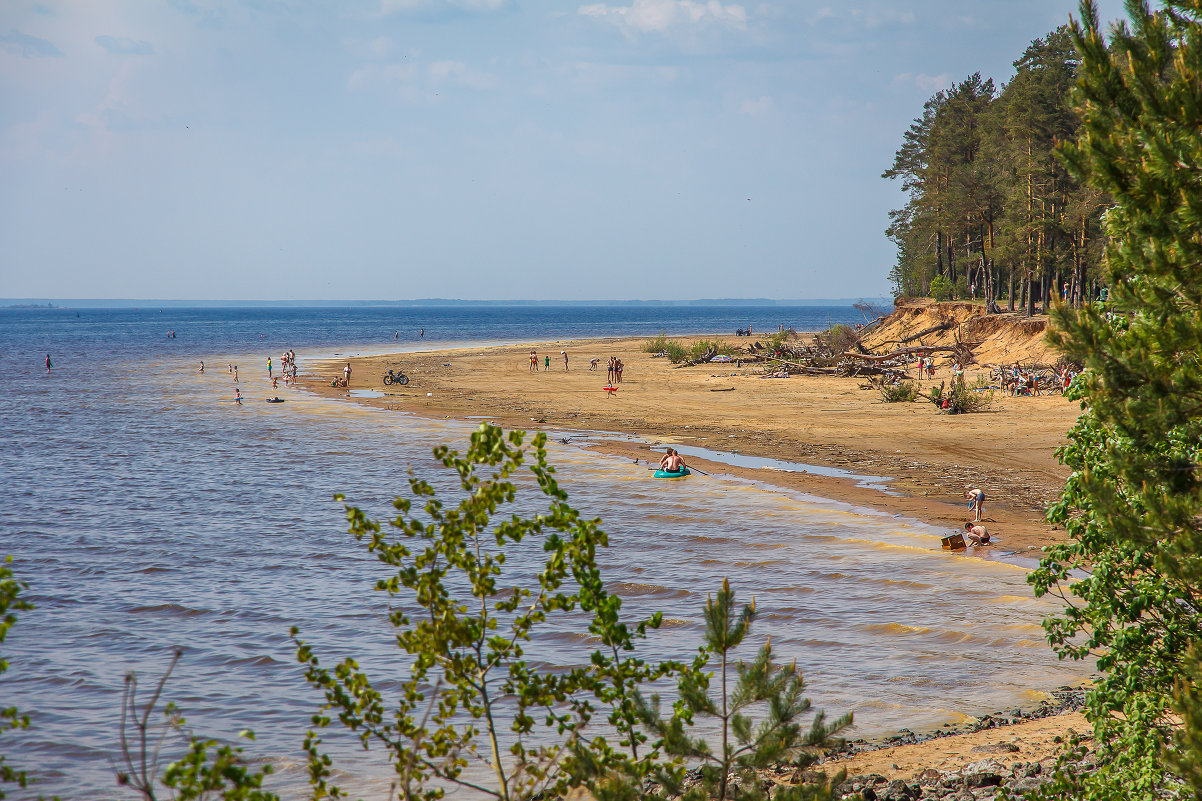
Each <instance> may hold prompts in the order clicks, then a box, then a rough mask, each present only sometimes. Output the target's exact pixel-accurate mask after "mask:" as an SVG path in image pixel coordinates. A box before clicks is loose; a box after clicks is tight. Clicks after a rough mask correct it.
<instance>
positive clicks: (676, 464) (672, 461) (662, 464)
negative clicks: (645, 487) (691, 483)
mask: <svg viewBox="0 0 1202 801" xmlns="http://www.w3.org/2000/svg"><path fill="white" fill-rule="evenodd" d="M659 469H660V470H663V471H664V472H665V473H679V472H681V471H682V470H684V469H685V463H684V459H682V458H681V457H680V454H679V453H677V452H676V450H675V449H673V448H668V452H667V453H665V454H664V458H662V459H660V460H659Z"/></svg>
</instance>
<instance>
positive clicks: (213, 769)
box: [117, 651, 279, 801]
mask: <svg viewBox="0 0 1202 801" xmlns="http://www.w3.org/2000/svg"><path fill="white" fill-rule="evenodd" d="M181 656H182V654H181V652H180V651H176V652H175V654H174V655H173V656H172V659H171V663H170V664H169V665H168V666H167V669H166V670H165V671H163V675H162V676H161V677H160V678H159V681H158V683H157V684H156V685H155V687H154V690H153V691H152V692H151V695H150V698H149V699H148V700H147V701H146V703H144V704H143V705H142V706H141V708H139V706H138V677H137V675H136V674H134V673H132V672H131V673H127V674H126V676H125V692H124V695H123V696H122V699H121V725H120V735H121V757H122V761H123V762H124V769H121V770H118V772H117V783H118V784H120V785H122V786H124V787H131V788H133V789H134V790H135V791H136V792H137V793H138V795H140V796H141V797H142V798H143V799H144V801H155V799H156V798H158V793H157V791H158V786H159V784H160V782H161V784H162V785H163V787H165V788H167V789H168V790H169V791H170V794H169V797H170V798H172V799H174V801H206V799H217V798H220V799H222V801H279V796H277V795H276V794H275V793H271V792H268V791H266V790H263V789H262V788H263V780H264V779H265V778H266V777H267V776H269V775H271V773H272V768H271V765H264V766H263V767H262V768H261V769H259V770H251V769H250V768H248V767H246V765H245V764H244V762H243V758H242V748H240V747H238V746H232V745H229V744H228V743H219V742H218V741H216V740H206V739H202V738H200V737H197V736H195V735H193V734H190V733H185V729H184V727H185V724H186V723H187V721H185V720H184V718H183V717H182V716H181V715H180V714H179V710H178V709H176V706H175V704H173V703H168V704H167V705H166V706H165V707H164V708H163V712H162V714H163V721H162V722H154V721H152V718H153V717H154V712H155V708H156V707H157V706H158V703H159V699H160V698H161V697H162V695H163V688H164V686H165V685H166V684H167V679H169V678H170V677H171V673H172V671H173V670H175V666H176V665H177V664H178V663H179V660H180V657H181ZM180 733H185V736H186V739H187V742H188V749H187V751H186V752H185V753H184V755H183V756H182V757H180V758H179V759H178V760H176V761H175V762H172V763H171V764H169V765H168V766H167V768H166V770H165V771H164V772H163V775H162V777H160V776H159V759H160V755H161V753H162V749H163V746H164V745H165V743H166V740H167V737H168V736H169V735H172V734H180ZM239 736H240V737H244V738H246V739H248V740H254V739H255V734H254V732H252V731H249V730H246V731H243V732H241V733H240V734H239ZM210 751H212V754H210V753H209V752H210Z"/></svg>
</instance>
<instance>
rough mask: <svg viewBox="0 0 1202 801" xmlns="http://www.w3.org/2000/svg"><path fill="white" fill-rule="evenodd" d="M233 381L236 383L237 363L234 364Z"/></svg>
mask: <svg viewBox="0 0 1202 801" xmlns="http://www.w3.org/2000/svg"><path fill="white" fill-rule="evenodd" d="M234 383H235V384H237V383H238V365H236V364H235V365H234Z"/></svg>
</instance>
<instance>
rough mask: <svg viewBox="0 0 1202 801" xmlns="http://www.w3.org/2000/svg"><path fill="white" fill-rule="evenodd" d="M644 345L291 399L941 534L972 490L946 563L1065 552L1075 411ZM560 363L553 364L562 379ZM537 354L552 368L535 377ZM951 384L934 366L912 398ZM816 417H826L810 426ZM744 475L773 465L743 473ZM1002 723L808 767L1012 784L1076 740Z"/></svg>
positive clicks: (630, 343)
mask: <svg viewBox="0 0 1202 801" xmlns="http://www.w3.org/2000/svg"><path fill="white" fill-rule="evenodd" d="M709 338H711V339H712V338H718V339H727V338H726V337H713V336H712V335H711V336H710V337H709ZM729 339H731V340H732V341H735V340H734V338H729ZM645 342H646V339H644V338H629V337H626V338H598V339H587V340H561V341H548V342H541V343H534V344H530V343H519V344H506V345H489V346H476V347H458V348H448V349H432V350H428V351H420V352H405V353H398V354H394V355H375V356H364V357H351V358H350V359H349V363H350V365H351V381H350V387H349V390H350V391H354V394H355V395H356V396H357V397H352V396H350V394H349V392H348V389H346V388H341V387H334V386H331V385H330V384H331V380H332V379H333V378H335V377H338V376H341V375H342V372H343V369H344V368H345V366H346V364H347V362H348V360H347V359H345V358H342V359H324V360H320V361H310V362H307V363H306V375H305V376H303V377H302V379H301V385H302V386H303V387H304V388H306V389H308V390H310V391H313V392H315V393H317V394H319V395H321V396H324V397H329V398H336V399H341V400H343V401H347V400H350V401H353V402H355V403H359V404H365V405H368V406H372V407H376V408H380V409H384V410H390V411H395V412H398V413H404V414H412V415H415V416H418V417H425V418H432V419H457V420H463V421H469V422H477V421H485V420H487V421H490V422H494V423H496V424H498V425H501V426H504V427H506V428H521V429H526V430H541V431H546V432H548V434H549V435H550V436H553V437H555V438H556V439H558V440H560V441H565V442H567V443H568V444H572V445H578V446H579V447H581V448H583V449H587V450H592V451H595V452H597V453H600V454H605V455H606V456H608V457H613V458H625V459H630V460H631V461H635V460H637V462H638V464H640V465H642V466H644V467H647V468H650V467H652V466H653V465H654V463H655V462H657V461H658V459H659V457H660V455H661V454H662V453H663V451H664V449H665V447H667V446H669V445H671V446H674V447H683V448H686V449H701V451H699V452H701V453H704V452H706V451H710V452H712V454H711V455H710V456H709V458H707V457H706V456H704V455H702V456H699V455H690V454H688V453H687V452H686V456H687V459H688V462H689V464H690V465H692V466H694V467H696V468H699V469H700V470H703V471H705V472H706V473H712V474H716V475H722V476H734V477H736V478H739V479H743V480H748V481H755V482H759V483H761V484H765V485H769V486H770V487H775V488H779V489H780V490H783V491H785V492H788V493H803V494H806V495H812V496H818V497H820V498H823V499H827V500H830V501H834V502H837V503H846V504H849V505H850V506H853V507H857V508H860V509H864V510H868V511H870V512H876V513H883V514H888V515H893V516H895V517H899V518H906V519H911V520H917V521H919V522H921V523H925V524H927V525H930V526H932V527H934V528H936V529H942V530H944V531H946V532H947V533H951V532H952V531H955V530H960V529H961V527H962V526H963V523H964V521H966V520H970V519H971V513H970V512H969V510H968V508H967V506H968V502H967V500H965V499H964V498H963V491H964V489H965V487H967V486H970V485H971V486H982V487H983V488H984V489H985V490H986V492H987V494H988V498H987V503H986V510H985V512H986V513H985V521H986V525H988V526H989V528H990V531H991V532H994V533H995V534H996V536H997V540H996V544H995V545H994V546H991V547H986V548H975V549H969V550H968V551H966V552H961V553H960V554H957V556H958V557H959V558H963V557H965V556H967V557H969V558H985V559H989V558H1002V559H1010V558H1013V557H1018V558H1020V559H1021V558H1025V559H1027V560H1032V559H1035V558H1037V557H1038V556H1039V554H1040V549H1041V548H1043V547H1044V546H1046V545H1049V544H1052V543H1056V542H1061V541H1063V540H1064V532H1063V531H1062V530H1059V529H1057V528H1054V527H1052V526H1050V525H1049V524H1047V523H1046V522H1045V521H1044V519H1043V508H1044V506H1045V505H1046V504H1047V503H1048V502H1050V501H1051V500H1052V499H1054V498H1055V497H1056V495H1057V494H1058V492H1059V488H1060V487H1061V486H1063V481H1064V478H1065V477H1067V471H1066V470H1065V469H1064V468H1063V467H1062V466H1061V465H1060V464H1059V463H1058V462H1057V461H1056V459H1055V455H1054V454H1055V450H1056V448H1057V447H1059V446H1060V445H1061V444H1062V442H1063V440H1064V435H1065V432H1067V430H1068V429H1069V427H1070V426H1071V425H1072V423H1073V421H1075V419H1076V417H1077V415H1078V414H1079V409H1078V406H1077V404H1076V403H1074V402H1071V401H1068V400H1065V399H1064V398H1062V397H1059V396H1054V397H1033V398H1032V397H1022V398H1003V397H999V398H998V399H997V401H996V403H995V405H994V408H993V409H992V410H991V411H989V412H985V413H980V414H970V415H958V416H950V417H949V416H946V415H943V414H941V413H940V412H939V411H938V410H937V409H935V408H934V407H933V406H932V405H930V404H925V403H923V404H920V403H906V404H900V403H893V404H887V403H884V402H883V401H882V400H881V399H880V397H879V395H878V393H876V392H875V391H871V390H863V389H861V388H860V386H859V383H860V382H859V381H857V380H856V379H851V378H837V377H825V376H804V377H799V376H794V377H791V378H789V379H778V380H771V379H763V380H761V379H759V378H756V377H755V375H756V371H757V370H759V369H760V366H759V365H755V364H751V365H748V364H742V365H740V364H738V362H736V363H735V364H734V365H729V364H723V365H721V366H719V365H715V364H704V365H698V366H696V367H684V368H679V369H677V368H674V367H673V366H672V365H670V364H669V363H668V361H667V360H666V359H662V358H654V357H652V356H651V355H650V354H646V353H643V352H642V350H641V348H642V345H643V344H644V343H645ZM531 350H535V351H536V353H537V357H538V359H539V361H538V367H539V370H538V372H536V373H535V372H531V370H530V366H529V365H530V358H529V356H530V351H531ZM561 351H566V352H567V353H568V357H569V361H568V369H567V370H564V369H563V368H564V365H563V361H562V354H561ZM611 354H612V355H617V356H618V357H619V358H621V359H622V360H623V361H624V362H625V363H626V370H625V371H624V372H625V375H624V380H623V382H622V383H621V385H620V386H619V389H618V390H617V392H616V393H614V394H613V395H612V396H611V395H609V394H608V393H606V392H605V391H603V390H602V389H601V387H602V385H604V384H605V383H606V380H605V379H606V372H605V359H606V358H608V356H609V355H611ZM546 355H550V356H551V357H552V358H551V364H550V368H551V369H550V370H549V371H547V370H545V369H544V368H545V367H546V366H547V362H546ZM593 356H598V357H599V358H601V365H600V367H599V369H598V370H597V371H595V372H594V371H591V370H589V364H588V362H589V359H591V358H592V357H593ZM389 369H394V370H403V371H404V372H405V374H406V375H408V376H409V378H410V382H409V383H408V384H407V385H405V386H397V385H393V386H384V385H383V383H382V380H381V377H382V375H383V373H384V372H385V371H386V370H389ZM980 369H981V370H984V369H986V368H985V367H982V368H980ZM732 373H733V375H732ZM948 377H949V371H948V369H947V368H946V367H944V368H943V369H940V370H938V371H937V373H936V376H935V378H934V380H933V382H931V381H926V382H924V386H930V385H931V383H934V384H936V385H937V384H938V383H939V382H940V381H941V380H947V379H948ZM970 380H971V373H970ZM731 387H734V388H733V389H730V388H731ZM713 390H719V391H713ZM831 409H837V411H824V410H831ZM973 441H992V442H996V443H999V444H998V447H995V448H991V449H988V450H987V451H984V452H974V451H973V450H972V449H971V448H968V447H965V446H964V445H963V443H965V442H973ZM757 460H769V461H773V462H774V464H773V465H772V466H766V465H759V466H755V465H754V464H749V463H754V462H755V461H757ZM731 461H735V462H740V463H739V464H732V463H730V462H731ZM776 463H792V464H794V465H795V467H794V468H793V469H792V470H790V469H788V468H782V467H781V466H780V464H776ZM806 466H810V469H806ZM774 468H775V469H774ZM832 473H833V474H832ZM871 477H888V478H889V479H890V480H888V481H886V482H883V483H882V482H880V481H876V480H872V478H871ZM933 547H936V548H937V547H938V546H937V545H935V546H933ZM1061 689H1065V688H1061ZM1001 714H1002V713H996V714H995V716H993V717H991V716H983V717H981V718H977V719H974V720H970V722H969V723H968V724H967V725H965V726H962V727H958V728H957V729H956V730H955V731H952V730H947V729H946V728H945V729H944V730H943V731H940V730H937V729H936V730H932V731H924V732H918V733H917V734H915V733H913V732H909V731H907V730H903V731H902V732H901V734H899V735H894V736H890V737H881V738H879V739H878V738H874V739H873V740H871V741H863V740H861V741H858V745H856V747H854V748H853V749H851V750H850V752H848V753H843V754H840V755H832V756H831V757H830V758H829V759H828V760H827V762H826V764H825V765H824V766H823V767H824V768H826V769H828V770H839V769H847V770H848V773H849V776H850V777H852V778H854V777H865V779H864V780H865V781H871V780H872V779H871V778H870V777H876V779H875V780H876V781H894V780H898V779H900V780H902V781H907V782H917V781H918V777H919V775H920V774H923V773H924V772H925V775H926V776H927V777H928V778H931V777H935V776H937V777H938V780H939V781H945V782H946V781H960V779H959V778H956V776H958V773H957V771H962V770H966V769H968V767H969V766H971V765H972V764H974V763H975V762H977V761H979V760H981V759H982V757H983V755H985V754H987V753H992V752H993V750H994V749H999V748H1000V749H1003V750H1004V751H1005V752H1006V753H1004V754H1003V755H1001V756H999V757H997V759H1000V760H1001V761H1002V762H1003V763H1006V764H1009V765H1011V767H1012V768H1013V769H1014V770H1015V771H1016V774H1015V775H1016V776H1017V775H1019V774H1018V773H1017V771H1019V769H1020V766H1022V769H1023V770H1026V769H1028V768H1029V766H1031V765H1034V764H1035V763H1041V764H1042V766H1043V769H1044V770H1045V771H1046V770H1050V765H1051V764H1052V761H1053V760H1054V754H1055V753H1056V752H1057V751H1058V750H1059V749H1060V748H1061V747H1063V743H1065V742H1068V741H1069V740H1070V739H1071V738H1072V737H1074V736H1075V734H1074V733H1076V732H1087V731H1088V729H1089V725H1088V723H1087V722H1086V721H1085V719H1084V717H1083V716H1082V714H1081V712H1080V711H1079V710H1078V709H1077V706H1076V705H1073V706H1072V707H1070V708H1063V709H1056V710H1054V711H1050V712H1049V713H1048V714H1036V715H1027V716H1025V717H1024V716H1023V715H1019V714H1018V713H1016V712H1013V713H1008V714H1012V715H1014V717H1012V718H1011V719H1010V720H1008V721H1002V720H1000V719H999V718H998V717H997V715H1001ZM1003 742H1004V743H1005V745H1004V746H1003V745H1001V744H999V743H1003ZM991 758H992V757H991ZM949 777H952V778H950V779H949Z"/></svg>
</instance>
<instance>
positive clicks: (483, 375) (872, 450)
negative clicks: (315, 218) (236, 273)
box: [303, 337, 1080, 552]
mask: <svg viewBox="0 0 1202 801" xmlns="http://www.w3.org/2000/svg"><path fill="white" fill-rule="evenodd" d="M728 339H729V340H730V341H732V342H733V343H735V344H744V343H745V342H746V339H745V338H744V339H743V341H742V342H740V341H739V338H735V337H729V338H728ZM645 342H646V340H644V339H641V338H639V339H599V340H583V341H551V342H542V343H535V344H532V345H531V344H522V345H509V346H496V347H484V348H480V347H475V348H461V349H453V350H436V351H426V352H418V353H405V354H399V355H391V356H373V357H363V358H352V359H351V360H350V364H351V369H352V378H351V383H350V389H352V390H374V391H376V392H379V393H381V395H380V396H379V397H372V398H363V397H357V398H354V400H355V401H356V402H359V403H365V404H370V405H374V406H378V407H382V408H386V409H392V410H396V411H404V412H411V413H414V414H418V415H423V416H429V417H436V418H460V419H487V420H491V421H494V422H496V423H498V424H500V425H502V426H505V427H507V428H522V429H528V430H539V429H542V430H551V431H555V432H567V433H566V434H565V433H560V434H559V436H561V437H564V436H566V437H569V438H570V436H571V432H574V431H580V432H582V433H583V432H598V431H600V432H619V433H622V434H633V435H636V436H637V437H639V438H640V439H642V440H643V442H632V441H630V440H628V439H626V438H614V439H609V440H604V439H603V440H602V441H600V442H594V443H593V444H589V445H587V447H593V448H596V449H597V450H600V451H603V452H605V453H610V454H616V455H620V456H626V457H629V458H631V459H639V460H640V461H643V460H652V461H653V462H655V461H658V459H659V458H660V455H661V454H662V452H663V449H664V447H666V446H669V445H684V446H693V447H698V448H704V449H708V450H711V451H714V452H719V453H735V454H738V455H739V456H740V457H746V458H742V459H739V460H737V461H739V462H740V463H741V464H738V465H732V464H728V463H725V462H723V461H721V460H719V459H706V458H699V457H697V456H690V457H689V458H688V462H689V463H690V464H691V465H694V466H696V467H698V468H700V469H701V470H704V471H706V472H711V473H722V474H727V475H735V476H740V477H743V478H749V479H753V480H757V481H763V482H767V483H770V484H774V485H777V486H781V487H785V488H788V489H790V490H799V491H803V492H806V493H811V494H814V495H819V496H822V497H825V498H830V499H833V500H838V501H844V502H847V503H851V504H854V505H857V506H867V507H871V508H875V509H879V510H883V511H886V512H890V513H895V514H901V515H904V516H906V517H910V518H914V519H918V520H921V521H924V522H926V523H929V524H931V525H934V526H938V527H946V528H947V529H948V531H949V533H950V532H951V531H952V530H953V529H960V528H961V527H962V526H963V524H964V522H965V521H966V520H968V519H970V512H969V511H968V509H967V501H965V500H964V497H963V494H964V490H965V488H966V487H969V486H973V487H975V486H981V487H982V488H984V490H985V492H986V493H987V501H986V505H985V522H986V525H987V526H988V527H989V529H990V532H991V534H993V535H994V536H995V537H996V542H997V544H998V547H999V548H1003V549H1005V550H1010V551H1019V552H1024V551H1032V550H1035V549H1038V548H1040V547H1042V546H1044V545H1046V544H1048V543H1050V542H1053V541H1056V540H1057V539H1059V538H1060V536H1061V532H1059V531H1057V530H1055V529H1054V528H1053V527H1051V526H1049V525H1048V524H1047V523H1045V522H1044V520H1043V509H1044V508H1045V506H1046V504H1047V503H1048V502H1050V501H1051V500H1052V499H1054V498H1055V497H1056V495H1057V494H1058V492H1059V488H1060V487H1061V486H1062V485H1063V481H1064V479H1065V478H1066V477H1067V471H1066V470H1065V469H1064V468H1063V466H1061V465H1060V464H1059V463H1058V462H1057V460H1056V458H1055V451H1056V449H1057V448H1058V447H1059V446H1060V445H1061V444H1062V443H1063V441H1064V435H1065V432H1066V431H1067V430H1068V428H1069V427H1070V426H1071V425H1072V423H1073V421H1074V420H1075V419H1076V417H1077V415H1078V414H1079V413H1080V410H1079V407H1078V405H1077V404H1076V403H1074V402H1072V401H1068V400H1065V399H1064V398H1062V397H1060V396H1058V395H1057V396H1044V397H1002V395H1001V393H996V400H995V403H994V405H993V407H992V408H991V409H990V410H988V411H986V412H982V413H976V414H965V415H946V414H942V413H940V411H939V410H938V409H936V408H935V406H934V405H933V404H930V403H886V402H884V401H883V400H882V399H881V397H880V395H879V393H878V392H877V391H875V390H873V389H863V388H861V385H862V384H863V381H862V380H861V379H854V378H840V377H827V376H791V377H789V378H787V379H779V378H778V379H773V378H761V377H759V376H760V375H761V374H762V373H763V365H762V364H742V365H740V364H738V363H737V362H731V363H720V364H715V363H711V364H704V365H698V366H695V367H681V368H677V367H675V366H673V365H672V364H671V363H670V362H669V361H668V360H667V359H665V358H656V357H653V356H652V355H651V354H648V353H644V352H643V345H644V344H645ZM531 349H534V350H535V351H536V352H537V354H538V367H539V370H538V371H537V372H532V371H531V370H530V359H529V354H530V351H531ZM561 351H566V352H567V355H568V365H567V369H565V367H564V361H563V356H562V355H561ZM611 355H614V356H617V357H618V358H620V359H621V360H622V361H623V362H624V363H625V370H624V374H623V380H622V382H621V385H620V388H619V389H618V390H617V391H616V392H613V393H609V392H606V391H605V390H603V386H604V385H605V384H606V383H607V382H606V372H605V365H606V360H607V359H608V357H609V356H611ZM546 356H550V357H551V360H550V368H549V369H545V368H544V365H545V361H544V359H545V357H546ZM592 358H600V359H601V362H600V365H599V367H598V369H597V370H596V371H592V370H590V369H589V361H590V359H592ZM345 364H346V361H345V360H339V361H330V362H327V363H319V364H316V365H315V366H310V367H309V373H310V377H309V378H307V379H303V382H304V385H305V386H306V387H307V388H309V389H312V390H313V391H315V392H318V393H320V394H323V395H328V396H332V397H347V396H348V393H347V390H345V389H341V388H335V387H331V386H330V379H331V378H333V377H335V376H339V375H341V374H342V370H343V368H344V367H345ZM389 369H399V370H403V371H404V372H405V373H406V374H407V375H408V376H409V377H410V379H411V381H410V383H409V384H408V385H407V386H397V385H393V386H384V384H383V381H382V376H383V374H384V373H385V371H387V370H389ZM977 372H982V373H987V372H988V371H987V368H986V367H984V366H982V367H980V368H978V370H977ZM973 376H974V373H973V372H972V371H970V373H969V379H970V380H971V379H972V378H973ZM949 377H950V368H949V367H947V366H942V367H940V368H939V369H938V370H937V372H936V376H935V378H934V379H933V380H928V381H924V382H923V385H924V387H930V386H931V385H932V384H934V385H938V384H939V383H940V381H945V380H947V379H948V378H949ZM356 394H360V393H356ZM372 394H374V393H372ZM764 458H766V459H773V460H781V461H784V462H790V463H800V465H799V466H798V467H797V468H795V471H794V472H789V471H788V470H787V469H770V468H765V467H763V466H761V465H759V464H756V460H758V459H764ZM804 465H814V466H818V467H821V468H836V469H838V470H844V471H850V472H851V473H855V474H861V475H873V476H885V477H888V478H890V481H888V482H887V483H886V484H884V485H879V486H863V485H862V482H860V481H858V480H856V479H854V478H850V477H840V476H837V475H836V476H829V475H819V474H817V473H815V472H813V471H812V470H811V471H806V469H805V467H804ZM778 467H779V466H778Z"/></svg>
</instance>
